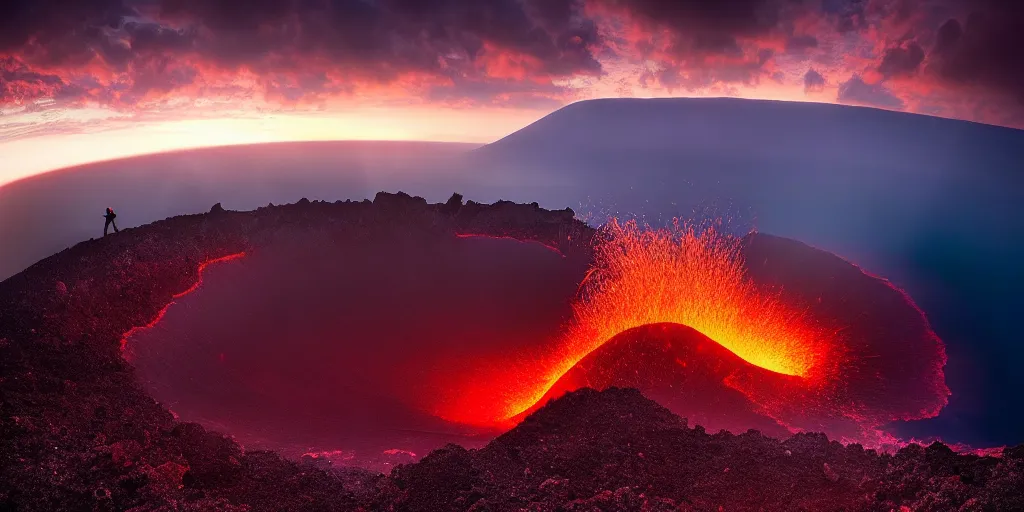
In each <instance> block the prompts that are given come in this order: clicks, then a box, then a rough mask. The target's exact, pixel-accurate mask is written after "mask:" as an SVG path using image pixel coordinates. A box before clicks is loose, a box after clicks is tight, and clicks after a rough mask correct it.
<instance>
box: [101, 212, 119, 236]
mask: <svg viewBox="0 0 1024 512" xmlns="http://www.w3.org/2000/svg"><path fill="white" fill-rule="evenodd" d="M103 218H104V219H107V221H106V222H104V223H103V236H107V228H109V227H110V226H114V233H117V224H115V223H114V219H116V218H117V214H116V213H114V210H113V208H107V214H106V215H104V216H103Z"/></svg>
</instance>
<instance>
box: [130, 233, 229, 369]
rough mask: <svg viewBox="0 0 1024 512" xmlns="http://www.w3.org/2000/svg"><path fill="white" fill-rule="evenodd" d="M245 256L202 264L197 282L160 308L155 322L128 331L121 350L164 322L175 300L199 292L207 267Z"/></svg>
mask: <svg viewBox="0 0 1024 512" xmlns="http://www.w3.org/2000/svg"><path fill="white" fill-rule="evenodd" d="M245 255H246V253H245V251H242V252H237V253H234V254H228V255H227V256H221V257H219V258H213V259H210V260H206V261H204V262H202V263H200V264H199V268H198V269H196V282H195V283H192V286H189V287H188V289H186V290H185V291H182V292H179V293H175V294H174V295H172V296H171V299H172V300H171V301H170V302H168V303H167V304H165V305H164V307H162V308H160V311H159V312H157V314H156V316H155V317H153V320H151V321H150V322H149V323H147V324H146V325H141V326H136V327H132V328H131V329H129V330H128V332H126V333H124V335H123V336H121V350H122V351H124V349H125V348H126V347H127V346H128V339H129V338H131V337H132V336H133V335H134V334H135V333H137V332H139V331H144V330H146V329H151V328H153V326H155V325H156V324H158V323H160V320H163V318H164V315H166V314H167V310H168V309H169V308H170V307H171V306H172V305H173V304H174V299H180V298H182V297H184V296H186V295H188V294H190V293H192V292H194V291H196V290H198V289H199V287H200V286H201V285H202V284H203V271H204V270H206V267H209V266H210V265H213V264H215V263H222V262H225V261H232V260H237V259H239V258H244V257H245Z"/></svg>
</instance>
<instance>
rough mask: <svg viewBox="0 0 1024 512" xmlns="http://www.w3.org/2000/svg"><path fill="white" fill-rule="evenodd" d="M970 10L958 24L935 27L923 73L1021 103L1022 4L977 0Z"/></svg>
mask: <svg viewBox="0 0 1024 512" xmlns="http://www.w3.org/2000/svg"><path fill="white" fill-rule="evenodd" d="M971 7H972V9H973V10H972V11H971V12H970V14H969V15H967V16H966V18H965V19H964V20H963V21H961V20H958V19H950V20H948V21H946V22H945V23H943V24H942V25H941V26H940V27H939V28H938V30H937V32H936V35H935V45H934V47H933V48H932V50H931V53H930V56H929V69H930V70H931V71H934V72H935V73H936V74H937V76H938V77H939V79H941V80H942V81H944V82H946V83H949V84H952V85H956V86H976V87H981V88H986V89H989V90H991V91H993V92H995V93H997V94H1000V95H1006V96H1009V97H1013V98H1016V99H1017V100H1018V101H1020V102H1024V65H1022V64H1021V62H1022V60H1021V49H1022V48H1024V4H1022V3H1021V2H1011V1H1007V2H996V1H982V2H978V3H974V4H971Z"/></svg>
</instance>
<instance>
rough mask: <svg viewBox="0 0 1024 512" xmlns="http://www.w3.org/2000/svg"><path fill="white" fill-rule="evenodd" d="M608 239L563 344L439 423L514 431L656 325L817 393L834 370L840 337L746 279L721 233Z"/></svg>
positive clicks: (613, 233)
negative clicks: (693, 336)
mask: <svg viewBox="0 0 1024 512" xmlns="http://www.w3.org/2000/svg"><path fill="white" fill-rule="evenodd" d="M603 234H604V235H605V236H604V237H603V238H602V240H600V241H599V242H598V244H597V247H596V261H595V266H594V267H593V269H592V271H591V272H590V273H589V274H588V275H587V277H586V279H585V280H584V283H583V284H582V285H581V291H582V293H581V297H580V298H579V299H578V300H577V302H576V304H575V305H574V310H575V318H574V320H573V322H572V324H571V325H570V327H569V328H568V329H567V332H566V334H565V335H564V336H563V337H562V339H561V341H560V343H559V344H558V345H557V346H556V347H554V348H553V349H552V350H550V351H548V352H546V353H540V354H532V355H531V356H530V357H526V358H522V359H519V361H518V362H508V361H506V362H503V363H500V364H495V365H493V366H489V367H487V368H484V369H482V371H483V373H485V375H479V374H474V375H473V377H472V380H473V382H474V384H476V385H474V384H468V383H467V384H466V385H465V386H458V389H459V395H458V396H457V397H456V398H455V399H454V400H451V401H449V402H448V403H447V404H444V405H442V407H441V410H438V411H437V412H438V414H439V415H440V416H442V417H444V418H446V419H449V420H451V421H459V422H465V423H472V424H494V423H502V422H508V421H509V420H510V419H512V418H514V417H515V416H517V415H519V414H520V413H522V412H523V411H526V410H527V409H530V408H531V407H533V406H535V405H536V404H537V403H538V402H539V401H540V400H541V399H542V398H543V397H544V395H545V393H547V391H548V390H549V389H550V388H551V387H552V386H553V385H554V384H555V383H556V382H557V381H558V380H559V379H560V378H561V377H562V376H563V375H564V374H565V373H566V372H567V371H569V370H570V369H571V368H572V367H573V366H574V365H576V364H577V363H578V362H579V361H580V360H581V359H583V358H584V357H586V356H587V355H588V354H590V353H592V352H593V351H594V350H596V349H597V348H599V347H601V346H602V345H603V344H604V343H606V342H607V341H608V340H610V339H612V338H613V337H615V336H616V335H618V334H620V333H622V332H624V331H627V330H630V329H634V328H637V327H640V326H644V325H648V324H656V323H673V324H682V325H686V326H689V327H691V328H693V329H695V330H696V331H698V332H700V333H702V334H703V335H705V336H707V337H708V338H710V339H712V340H714V341H715V342H717V343H719V344H720V345H722V346H723V347H725V348H726V349H728V350H729V351H731V352H733V353H734V354H736V355H737V356H739V357H740V358H742V359H743V360H745V361H747V362H748V363H751V364H753V365H756V366H758V367H761V368H764V369H767V370H771V371H773V372H777V373H779V374H785V375H790V376H797V377H800V378H802V379H804V380H806V381H807V383H808V385H809V386H810V385H816V383H817V382H820V381H821V380H822V379H823V378H824V377H825V376H826V375H827V374H828V373H829V370H830V369H831V368H833V367H834V366H835V359H836V357H837V355H838V354H839V351H837V350H833V349H834V348H835V347H836V346H837V344H836V342H835V340H834V339H833V338H834V337H835V335H834V334H832V333H829V332H827V331H826V330H825V329H822V328H820V327H819V326H818V325H817V324H816V323H815V322H814V321H813V320H812V319H811V318H810V317H809V316H808V315H806V314H805V312H804V311H803V310H801V309H798V308H796V307H793V306H790V305H787V304H785V303H784V302H783V301H782V300H781V299H780V297H779V294H778V293H770V292H768V291H765V290H762V289H760V288H759V287H758V286H756V285H755V284H754V283H753V282H752V281H750V280H749V279H747V278H746V276H745V273H744V266H743V261H742V258H741V257H740V247H741V242H742V240H741V239H739V238H736V237H732V236H728V235H725V234H722V233H720V232H718V231H717V230H715V229H713V228H711V229H705V230H702V231H697V230H695V229H693V228H692V227H689V226H683V225H679V224H677V225H675V226H674V228H672V229H663V230H656V231H645V230H642V229H640V228H639V227H638V226H637V225H636V223H634V222H630V223H626V224H619V223H617V222H614V221H613V222H612V223H611V224H609V225H608V226H606V228H605V229H604V233H603ZM523 359H525V361H524V360H523ZM479 382H491V383H493V386H489V387H480V386H479V385H478V383H479ZM495 390H497V391H495Z"/></svg>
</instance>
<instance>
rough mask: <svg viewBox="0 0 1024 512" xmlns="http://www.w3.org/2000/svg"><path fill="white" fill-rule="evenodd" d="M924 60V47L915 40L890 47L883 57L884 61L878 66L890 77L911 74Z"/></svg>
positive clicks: (879, 70)
mask: <svg viewBox="0 0 1024 512" xmlns="http://www.w3.org/2000/svg"><path fill="white" fill-rule="evenodd" d="M922 62H924V49H923V48H921V46H920V45H919V44H917V42H915V41H911V42H910V43H909V44H907V45H906V46H897V47H894V48H889V49H888V50H886V51H885V56H884V57H882V63H881V64H879V66H878V72H879V73H881V74H882V76H884V77H886V78H889V77H893V76H899V75H910V74H913V73H914V72H915V71H917V68H918V66H920V65H921V63H922Z"/></svg>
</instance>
